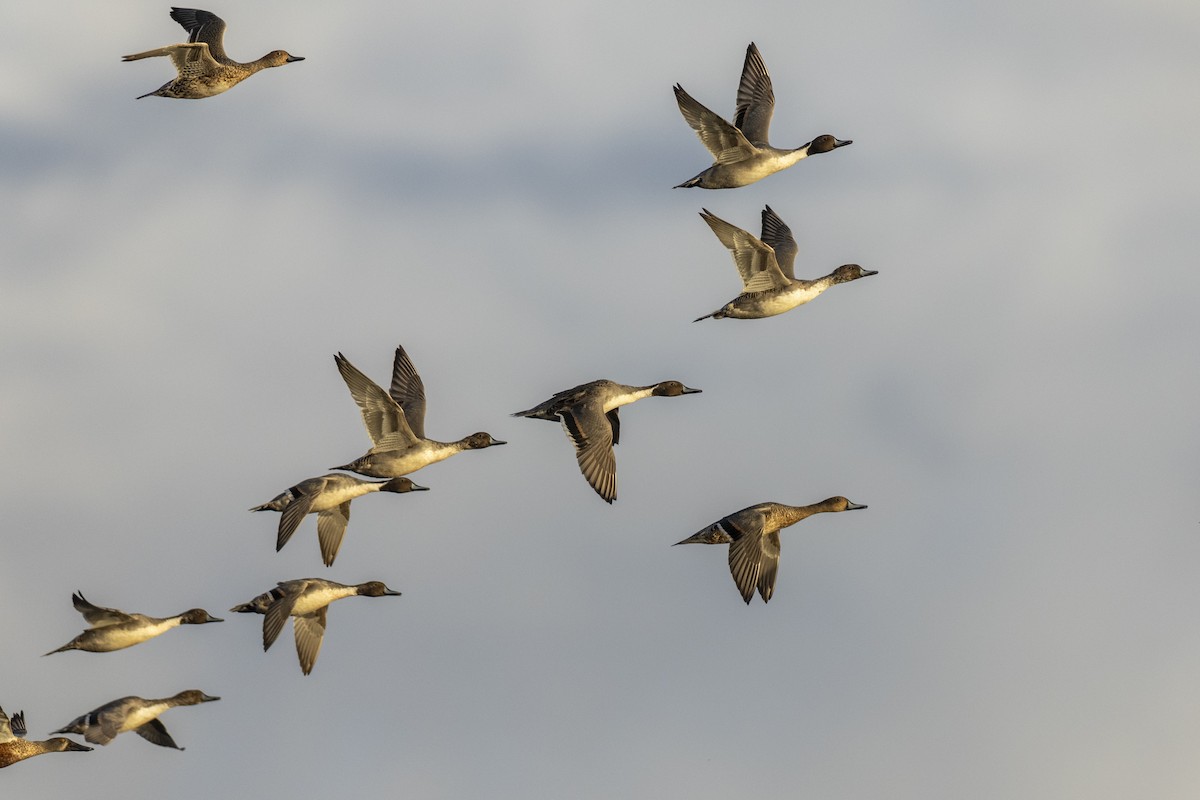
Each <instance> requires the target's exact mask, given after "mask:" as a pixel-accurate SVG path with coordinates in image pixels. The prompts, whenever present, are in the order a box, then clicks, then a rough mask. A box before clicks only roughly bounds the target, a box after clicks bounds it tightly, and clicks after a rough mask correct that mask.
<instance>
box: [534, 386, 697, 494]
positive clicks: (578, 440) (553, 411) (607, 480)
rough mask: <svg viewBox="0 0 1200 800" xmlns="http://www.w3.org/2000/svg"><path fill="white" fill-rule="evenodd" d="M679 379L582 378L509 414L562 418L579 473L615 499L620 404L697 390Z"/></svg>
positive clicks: (538, 417)
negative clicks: (639, 382)
mask: <svg viewBox="0 0 1200 800" xmlns="http://www.w3.org/2000/svg"><path fill="white" fill-rule="evenodd" d="M699 393H700V390H699V389H690V388H688V387H687V386H684V385H683V384H682V383H680V382H679V381H661V382H659V383H655V384H653V385H651V386H627V385H625V384H623V383H615V382H614V381H609V380H598V381H592V382H590V383H583V384H580V385H579V386H575V387H573V388H571V389H566V390H564V391H561V392H559V393H558V394H556V395H554V396H553V397H551V398H550V399H549V400H547V401H546V402H544V403H541V404H539V405H536V406H534V407H533V408H530V409H527V410H525V411H518V412H516V413H515V414H513V416H514V417H529V418H531V419H545V420H549V421H551V422H561V423H562V426H563V430H565V431H566V432H567V438H569V439H570V440H571V443H572V444H574V445H575V458H576V460H577V461H578V462H579V470H580V472H582V473H583V477H584V478H586V479H587V482H588V483H589V484H591V487H592V488H593V489H595V490H596V494H598V495H600V497H601V498H602V499H603V500H604V502H606V503H612V501H613V500H616V499H617V459H616V456H615V455H614V453H613V445H615V444H617V442H618V441H619V440H620V435H621V420H620V418H619V417H618V416H617V412H618V411H619V410H620V408H621V406H625V405H629V404H630V403H632V402H635V401H637V400H641V399H642V398H643V397H678V396H679V395H682V394H699Z"/></svg>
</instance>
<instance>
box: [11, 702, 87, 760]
mask: <svg viewBox="0 0 1200 800" xmlns="http://www.w3.org/2000/svg"><path fill="white" fill-rule="evenodd" d="M26 733H28V731H27V730H26V728H25V714H24V713H23V712H21V711H18V712H17V713H16V714H13V715H12V719H9V717H8V715H7V714H5V713H4V709H3V708H0V768H3V767H7V766H9V765H11V764H15V763H17V762H18V761H24V760H25V759H27V758H33V757H34V756H40V755H41V754H42V753H62V752H66V751H68V750H74V751H77V752H86V751H88V750H91V749H92V748H90V747H88V746H87V745H82V744H79V743H78V742H73V741H71V740H70V739H66V738H64V737H61V736H58V737H55V738H53V739H46V740H45V741H42V742H36V741H32V742H31V741H28V740H26V739H25V734H26Z"/></svg>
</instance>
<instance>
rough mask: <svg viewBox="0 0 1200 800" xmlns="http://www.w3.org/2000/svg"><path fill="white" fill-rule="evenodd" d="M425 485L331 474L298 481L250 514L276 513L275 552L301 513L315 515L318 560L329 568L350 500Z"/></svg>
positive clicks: (339, 543) (347, 519)
mask: <svg viewBox="0 0 1200 800" xmlns="http://www.w3.org/2000/svg"><path fill="white" fill-rule="evenodd" d="M428 489H429V487H428V486H418V485H417V484H415V483H413V482H412V481H411V480H409V479H408V478H391V479H390V480H384V481H368V480H364V479H363V478H357V477H355V476H353V475H344V474H342V473H340V472H333V473H330V474H329V475H322V476H321V477H319V478H309V479H307V480H303V481H300V482H299V483H297V484H296V485H295V486H293V487H292V488H290V489H288V490H287V491H286V492H283V493H282V494H279V495H276V496H275V498H274V499H272V500H271V501H270V502H267V503H263V504H262V505H261V506H255V507H254V508H252V509H250V510H251V511H280V512H282V515H281V516H280V517H279V534H278V536H276V538H275V552H279V551H280V550H282V549H283V546H284V545H285V544H287V543H288V539H291V538H292V534H293V533H295V532H296V528H298V527H300V521H301V520H303V519H304V515H305V514H316V515H317V541H318V542H319V543H320V545H321V558H322V560H324V562H325V566H327V567H331V566H333V560H334V559H335V558H337V554H338V549H339V548H340V547H341V546H342V537H343V536H344V535H345V534H346V526H347V525H348V524H349V523H350V501H351V500H353V499H354V498H356V497H362V496H363V495H364V494H370V493H371V492H394V493H396V494H405V493H407V492H424V491H428Z"/></svg>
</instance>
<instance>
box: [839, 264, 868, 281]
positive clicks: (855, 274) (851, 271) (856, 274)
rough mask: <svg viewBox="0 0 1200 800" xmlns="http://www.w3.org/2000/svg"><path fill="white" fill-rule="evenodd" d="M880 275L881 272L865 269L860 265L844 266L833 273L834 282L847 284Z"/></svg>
mask: <svg viewBox="0 0 1200 800" xmlns="http://www.w3.org/2000/svg"><path fill="white" fill-rule="evenodd" d="M878 274H879V270H876V269H863V268H862V267H860V266H859V265H858V264H842V265H841V266H840V267H838V268H837V269H835V270H834V271H833V282H834V283H847V282H849V281H856V280H858V279H859V278H866V277H869V276H871V275H878Z"/></svg>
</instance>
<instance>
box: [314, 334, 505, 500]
mask: <svg viewBox="0 0 1200 800" xmlns="http://www.w3.org/2000/svg"><path fill="white" fill-rule="evenodd" d="M334 361H335V362H337V368H338V372H340V373H341V374H342V379H343V380H345V381H346V387H347V388H348V389H349V390H350V396H351V397H353V398H354V402H355V403H358V408H359V410H360V411H361V412H362V418H363V424H364V425H365V426H366V428H367V434H368V435H370V437H371V442H372V446H371V449H370V450H368V451H367V452H366V454H365V455H363V456H360V457H359V458H356V459H355V460H353V461H351V462H350V463H349V464H344V465H342V466H340V467H331V469H348V470H350V471H351V472H357V473H360V474H362V475H370V476H371V477H373V478H398V477H400V476H401V475H407V474H408V473H410V472H416V471H417V470H419V469H421V468H422V467H427V466H429V465H430V464H435V463H437V462H438V461H442V460H444V459H447V458H449V457H450V456H452V455H454V454H456V453H461V452H462V451H464V450H482V449H483V448H485V447H492V446H494V445H499V444H506V442H502V441H500V440H499V439H494V438H492V435H491V434H490V433H484V432H483V431H480V432H479V433H473V434H471V435H470V436H467V437H464V438H462V439H459V440H458V441H457V442H439V441H436V440H434V439H426V438H425V384H424V383H423V382H422V381H421V376H420V375H418V374H417V370H416V369H415V368H414V367H413V365H412V361H411V360H410V359H409V357H408V353H406V352H404V348H403V347H401V346H398V347H396V355H395V358H394V359H393V362H392V384H391V386H390V387H389V391H387V392H385V391H384V390H383V389H381V388H379V384H377V383H375V381H373V380H371V379H370V378H368V377H367V376H366V375H364V374H362V372H360V371H359V369H358V368H357V367H355V366H354V365H353V364H351V363H350V362H349V360H347V359H346V357H345V356H344V355H342V354H341V353H338V354H337V355H336V356H334Z"/></svg>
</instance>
